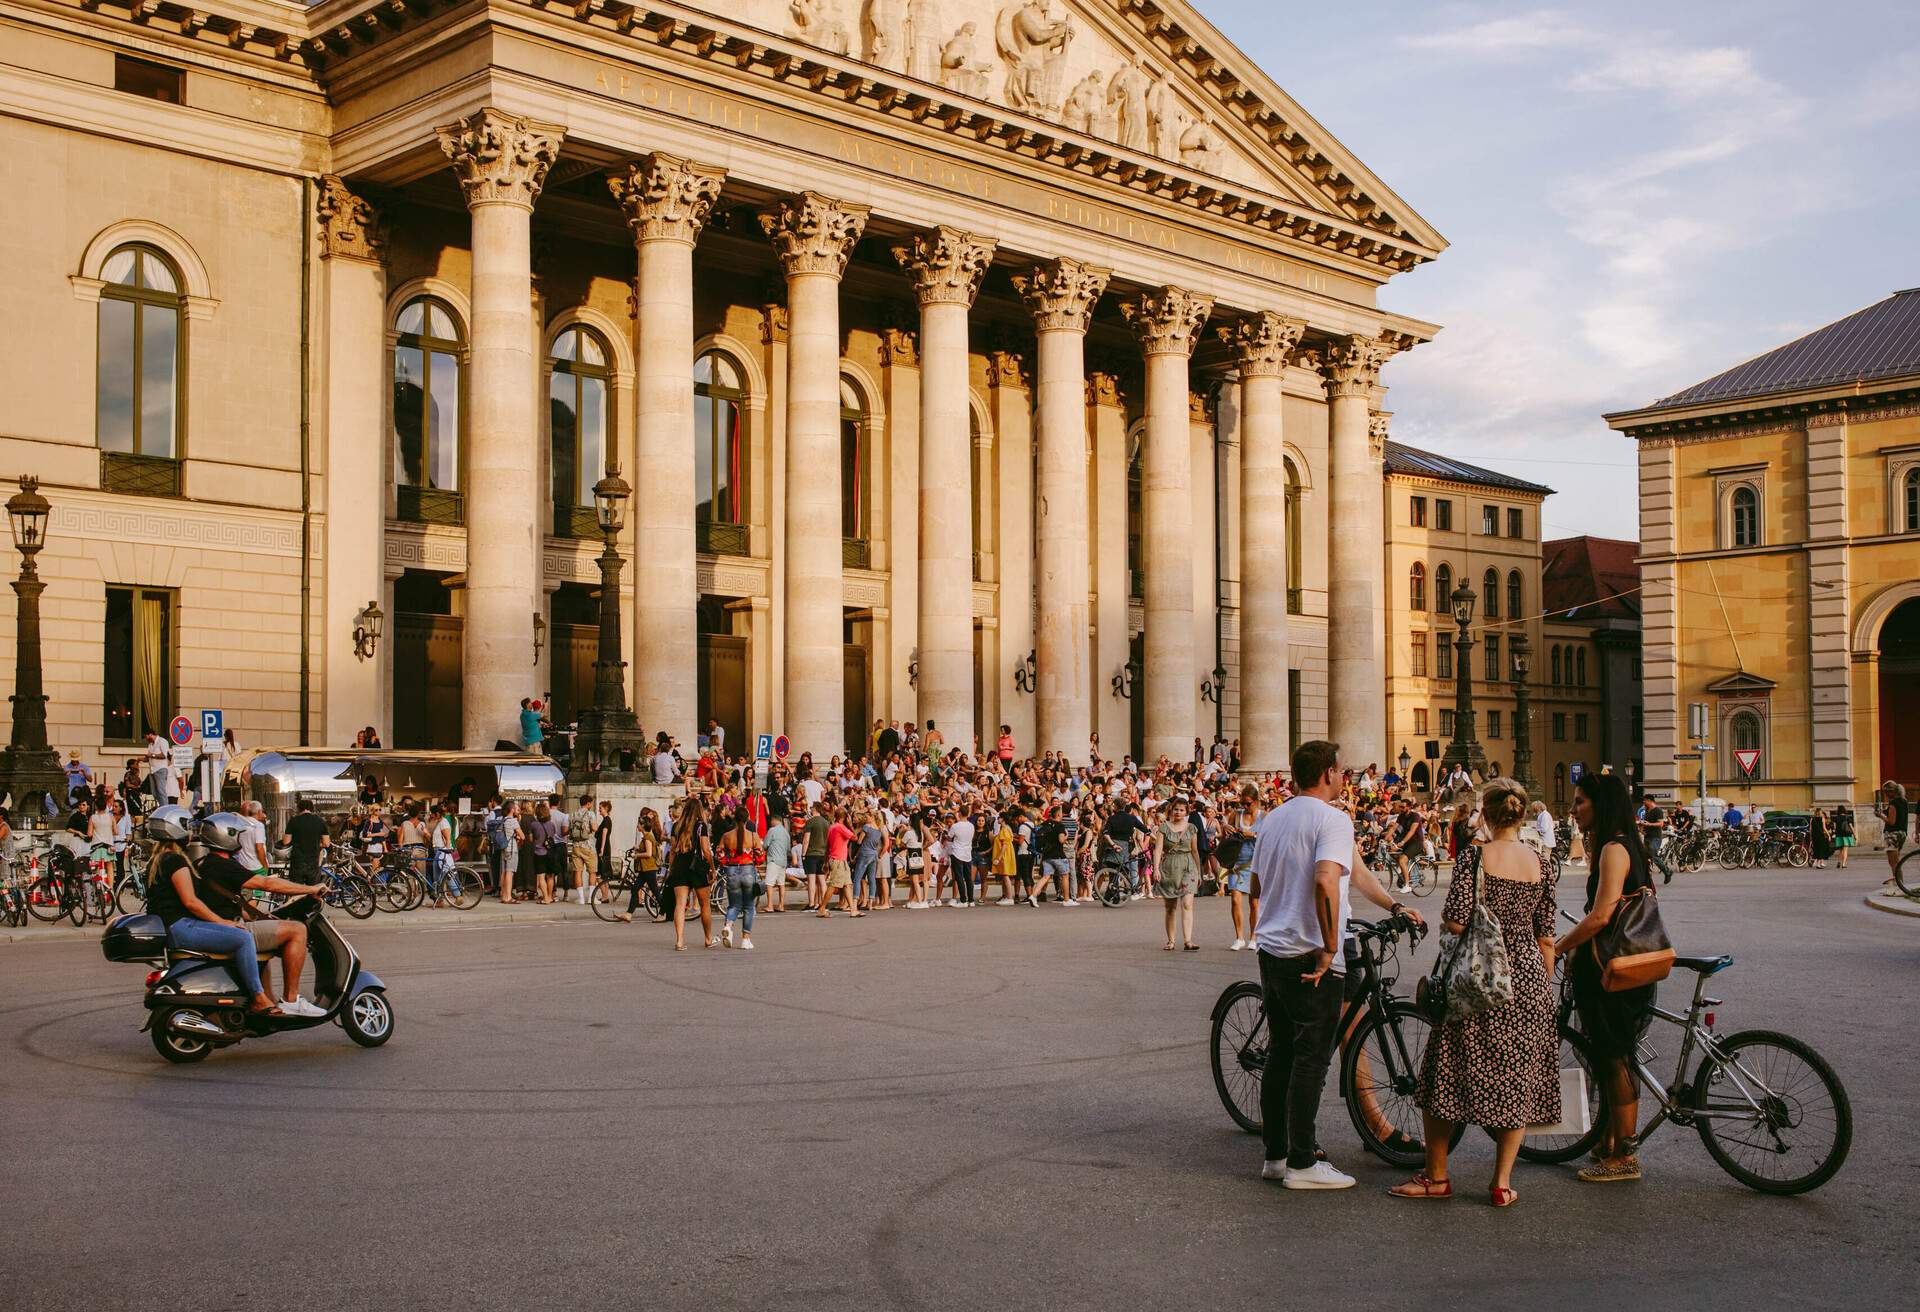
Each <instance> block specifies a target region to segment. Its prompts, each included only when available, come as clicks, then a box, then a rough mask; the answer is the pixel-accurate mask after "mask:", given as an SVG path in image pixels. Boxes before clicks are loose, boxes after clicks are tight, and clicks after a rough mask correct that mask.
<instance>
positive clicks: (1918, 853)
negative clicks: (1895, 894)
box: [1893, 847, 1920, 898]
mask: <svg viewBox="0 0 1920 1312" xmlns="http://www.w3.org/2000/svg"><path fill="white" fill-rule="evenodd" d="M1893 884H1894V887H1895V888H1898V889H1899V890H1900V891H1901V892H1902V893H1905V894H1906V895H1907V896H1908V897H1913V898H1920V847H1915V848H1914V849H1913V850H1912V851H1910V852H1908V853H1907V854H1906V855H1904V856H1902V857H1901V858H1900V860H1899V862H1898V863H1897V864H1895V866H1894V867H1893Z"/></svg>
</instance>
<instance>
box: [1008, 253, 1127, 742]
mask: <svg viewBox="0 0 1920 1312" xmlns="http://www.w3.org/2000/svg"><path fill="white" fill-rule="evenodd" d="M1108 274H1109V270H1106V269H1097V268H1094V267H1092V266H1091V265H1086V264H1081V263H1080V262H1079V261H1077V260H1067V259H1060V260H1055V261H1054V262H1053V263H1052V264H1043V265H1041V266H1040V267H1038V268H1036V269H1034V270H1033V271H1032V272H1031V273H1026V274H1022V275H1020V276H1019V277H1016V278H1015V279H1014V280H1013V282H1014V286H1015V287H1016V288H1018V289H1019V292H1020V295H1021V297H1022V298H1023V299H1024V300H1025V301H1026V303H1027V308H1028V309H1030V310H1032V311H1033V326H1034V331H1035V332H1036V334H1037V335H1038V346H1037V350H1036V354H1037V356H1038V359H1037V361H1036V362H1035V371H1036V374H1037V381H1036V382H1035V385H1034V390H1035V398H1034V417H1035V420H1036V422H1037V423H1038V425H1039V430H1040V431H1039V433H1038V434H1037V436H1036V441H1035V445H1036V447H1037V461H1036V463H1037V464H1038V466H1039V481H1040V486H1039V489H1038V490H1039V496H1038V499H1037V505H1038V515H1039V520H1038V522H1037V523H1036V524H1035V525H1034V548H1035V550H1034V554H1035V558H1036V562H1037V568H1038V569H1039V571H1040V579H1039V602H1040V632H1039V634H1038V636H1037V637H1036V638H1035V641H1034V648H1035V651H1036V653H1037V655H1036V662H1037V665H1038V675H1039V682H1038V684H1037V686H1036V693H1037V696H1036V698H1035V702H1036V706H1035V709H1036V710H1037V712H1038V716H1039V719H1038V725H1037V728H1038V733H1037V735H1036V742H1035V746H1036V747H1037V748H1038V749H1039V750H1040V751H1043V752H1059V753H1060V754H1061V755H1063V756H1065V757H1066V758H1067V759H1068V760H1070V761H1072V762H1074V763H1075V764H1080V763H1083V762H1084V761H1085V760H1086V759H1087V736H1088V734H1089V733H1091V732H1092V727H1093V718H1092V717H1093V675H1092V671H1090V670H1089V669H1088V667H1087V662H1088V660H1089V653H1088V650H1087V582H1088V569H1089V565H1088V546H1087V522H1088V521H1087V400H1086V397H1087V379H1086V344H1087V324H1088V322H1089V321H1090V320H1091V319H1092V318H1093V307H1094V305H1095V303H1097V302H1098V301H1099V299H1100V293H1101V292H1103V291H1105V290H1106V286H1107V277H1108Z"/></svg>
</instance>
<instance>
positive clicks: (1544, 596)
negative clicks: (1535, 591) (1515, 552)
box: [1540, 537, 1640, 620]
mask: <svg viewBox="0 0 1920 1312" xmlns="http://www.w3.org/2000/svg"><path fill="white" fill-rule="evenodd" d="M1639 554H1640V544H1639V543H1638V542H1623V541H1621V540H1620V539H1618V538H1596V537H1577V538H1558V539H1556V540H1554V541H1552V542H1542V543H1541V544H1540V561H1541V565H1540V601H1541V607H1540V608H1541V609H1542V610H1544V611H1545V612H1546V613H1547V614H1548V615H1549V616H1552V617H1554V618H1564V619H1581V620H1593V619H1623V620H1637V619H1639V618H1640V592H1639V588H1640V566H1639V564H1638V562H1637V559H1636V558H1637V557H1638V556H1639Z"/></svg>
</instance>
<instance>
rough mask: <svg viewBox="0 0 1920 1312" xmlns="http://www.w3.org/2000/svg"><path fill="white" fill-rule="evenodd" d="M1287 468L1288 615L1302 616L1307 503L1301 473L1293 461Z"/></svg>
mask: <svg viewBox="0 0 1920 1312" xmlns="http://www.w3.org/2000/svg"><path fill="white" fill-rule="evenodd" d="M1286 466H1287V614H1289V615H1300V614H1304V613H1305V611H1306V602H1305V598H1304V597H1303V596H1302V595H1301V592H1302V589H1303V588H1305V586H1306V584H1305V583H1304V582H1302V580H1303V579H1304V577H1305V574H1304V571H1303V568H1302V565H1301V562H1300V507H1301V505H1302V504H1303V503H1304V501H1305V497H1304V495H1303V494H1302V491H1301V487H1300V471H1299V470H1298V469H1296V468H1294V464H1293V461H1292V460H1288V461H1287V462H1286Z"/></svg>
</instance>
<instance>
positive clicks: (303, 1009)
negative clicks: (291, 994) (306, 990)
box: [280, 997, 327, 1018]
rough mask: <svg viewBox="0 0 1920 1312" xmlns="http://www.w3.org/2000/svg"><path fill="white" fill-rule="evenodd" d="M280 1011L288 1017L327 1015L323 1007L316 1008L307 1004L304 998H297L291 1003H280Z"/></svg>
mask: <svg viewBox="0 0 1920 1312" xmlns="http://www.w3.org/2000/svg"><path fill="white" fill-rule="evenodd" d="M280 1010H281V1012H283V1013H284V1014H286V1015H288V1016H304V1017H309V1018H311V1017H314V1016H324V1015H326V1014H327V1010H326V1008H325V1007H316V1006H314V1005H313V1004H312V1003H311V1002H308V1001H307V1000H306V999H305V998H298V997H297V998H295V999H294V1000H293V1001H292V1002H283V1003H281V1004H280Z"/></svg>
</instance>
